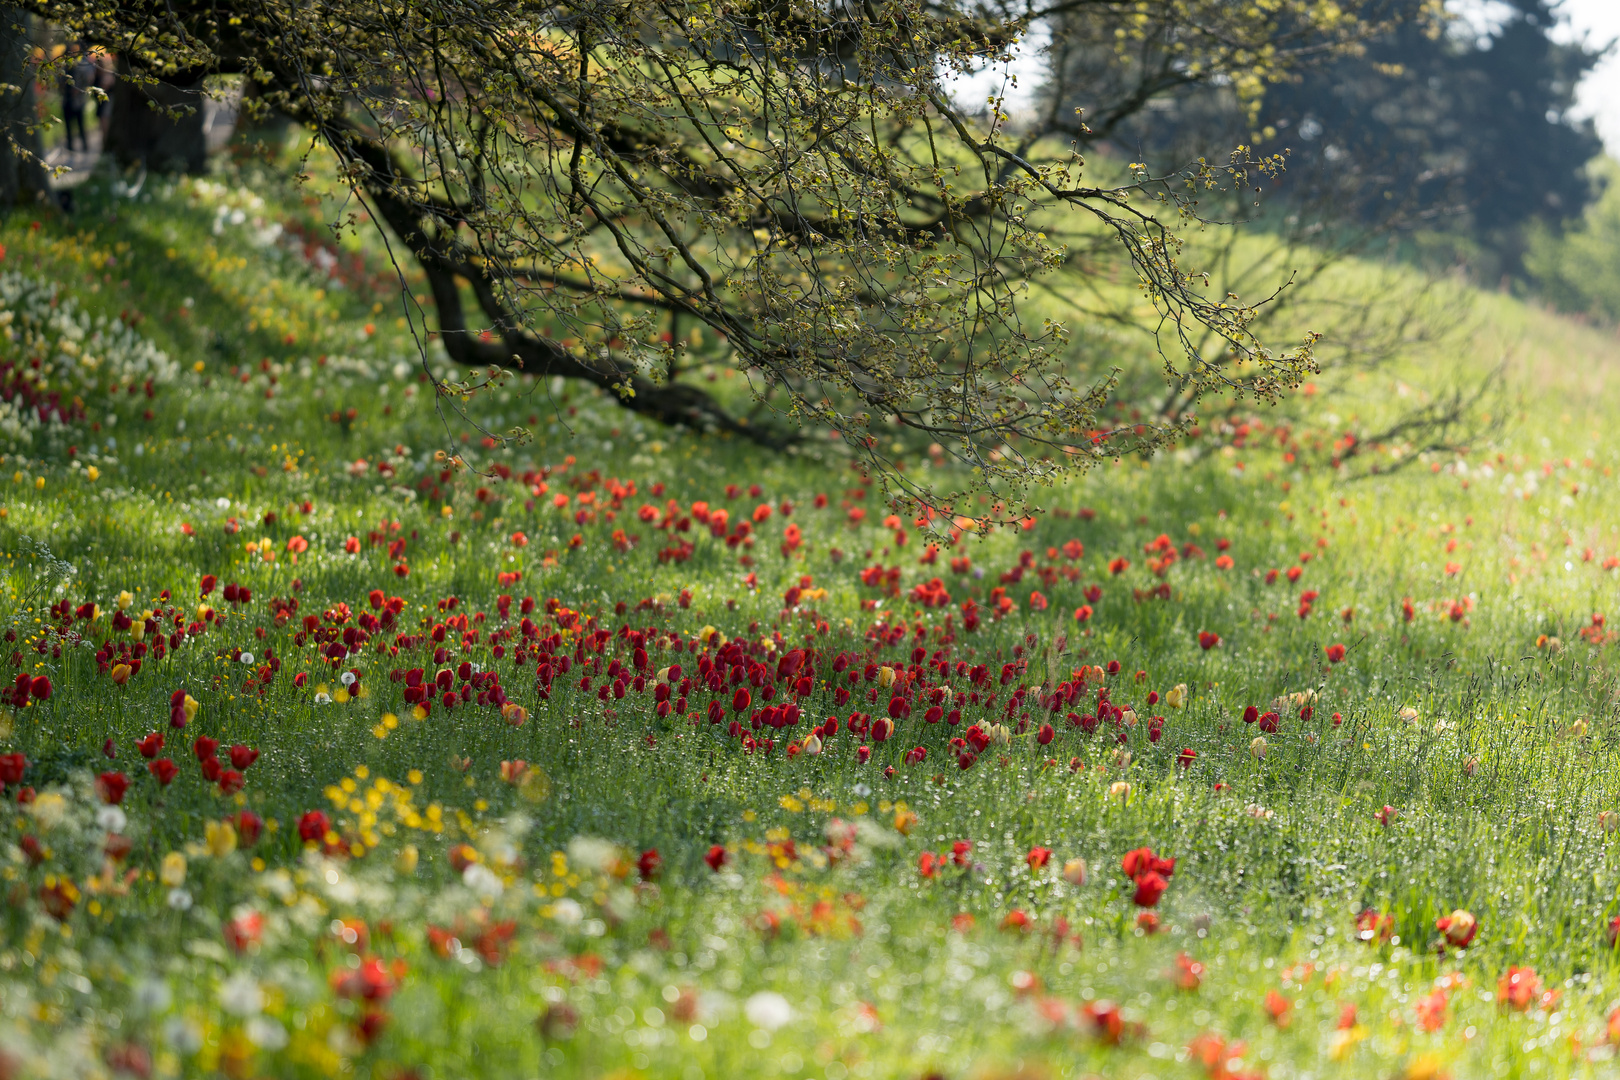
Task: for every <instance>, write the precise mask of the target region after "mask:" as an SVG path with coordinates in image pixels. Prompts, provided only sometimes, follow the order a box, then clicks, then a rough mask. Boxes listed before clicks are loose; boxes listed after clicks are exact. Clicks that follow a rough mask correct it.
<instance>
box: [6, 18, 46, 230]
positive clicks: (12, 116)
mask: <svg viewBox="0 0 1620 1080" xmlns="http://www.w3.org/2000/svg"><path fill="white" fill-rule="evenodd" d="M32 29H33V26H32V19H31V17H30V16H29V15H28V13H27V12H25V11H23V10H21V9H20V8H15V7H11V6H0V139H3V142H0V212H4V210H6V209H9V208H10V207H13V206H19V205H34V204H37V203H39V202H41V201H42V200H44V199H45V197H46V196H47V194H48V189H49V185H48V184H47V183H46V179H45V165H44V163H43V162H42V160H41V158H40V146H39V112H38V107H37V106H38V98H37V96H36V95H35V93H34V74H35V72H34V65H33V35H32V33H31V31H32Z"/></svg>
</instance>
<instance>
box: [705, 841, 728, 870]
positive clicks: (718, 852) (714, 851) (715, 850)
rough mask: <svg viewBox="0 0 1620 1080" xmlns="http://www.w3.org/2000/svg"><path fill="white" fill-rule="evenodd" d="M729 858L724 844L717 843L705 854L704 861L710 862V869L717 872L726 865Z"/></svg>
mask: <svg viewBox="0 0 1620 1080" xmlns="http://www.w3.org/2000/svg"><path fill="white" fill-rule="evenodd" d="M727 859H728V855H727V853H726V849H725V845H723V844H715V845H714V846H713V847H711V848H710V849H709V853H708V854H707V855H705V856H703V861H704V862H706V863H708V864H709V869H710V870H713V871H715V872H717V873H718V872H719V870H720V868H721V867H722V866H724V865H726V862H727Z"/></svg>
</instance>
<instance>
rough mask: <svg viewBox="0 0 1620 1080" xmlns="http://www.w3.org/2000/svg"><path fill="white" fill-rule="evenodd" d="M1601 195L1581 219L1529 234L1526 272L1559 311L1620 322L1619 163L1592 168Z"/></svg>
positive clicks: (1602, 161)
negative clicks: (1559, 228) (1558, 228)
mask: <svg viewBox="0 0 1620 1080" xmlns="http://www.w3.org/2000/svg"><path fill="white" fill-rule="evenodd" d="M1593 164H1594V168H1593V170H1592V171H1593V172H1594V173H1595V174H1596V179H1597V186H1598V187H1599V188H1600V189H1601V191H1602V194H1601V195H1600V196H1599V197H1598V198H1597V199H1596V200H1595V201H1593V202H1592V204H1591V205H1589V206H1588V207H1587V208H1586V212H1585V213H1584V214H1583V215H1582V216H1581V218H1580V220H1578V221H1576V222H1571V223H1568V224H1567V225H1566V226H1565V228H1564V229H1563V230H1562V231H1561V232H1560V231H1555V230H1554V229H1553V228H1551V227H1550V226H1547V225H1539V226H1538V227H1536V228H1533V229H1532V230H1531V232H1530V237H1529V244H1528V249H1527V251H1526V252H1525V260H1524V261H1525V267H1526V269H1527V270H1528V271H1529V272H1530V275H1531V278H1532V280H1534V281H1535V283H1536V287H1537V289H1538V291H1539V292H1540V293H1541V295H1542V296H1544V297H1546V298H1547V299H1548V300H1551V301H1552V302H1553V304H1555V305H1556V306H1557V307H1558V308H1559V310H1561V311H1568V312H1573V313H1575V314H1578V315H1585V316H1588V317H1590V318H1592V319H1595V320H1597V321H1599V322H1602V323H1606V324H1609V325H1613V324H1615V323H1620V162H1616V161H1615V160H1614V159H1613V158H1608V157H1603V158H1599V159H1598V160H1597V161H1596V162H1594V163H1593Z"/></svg>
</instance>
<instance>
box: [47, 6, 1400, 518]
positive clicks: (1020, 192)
mask: <svg viewBox="0 0 1620 1080" xmlns="http://www.w3.org/2000/svg"><path fill="white" fill-rule="evenodd" d="M37 10H39V11H40V12H41V13H42V14H46V15H48V16H49V17H50V18H52V19H54V20H56V21H58V22H60V23H63V24H66V25H67V26H69V27H71V28H72V29H73V31H74V32H75V33H76V34H82V35H83V36H85V37H87V38H89V39H90V40H92V41H95V42H98V43H101V44H104V45H106V46H107V47H109V48H112V49H114V50H116V51H117V52H119V54H120V55H126V56H129V57H130V58H131V61H132V63H135V64H137V65H139V66H140V67H142V68H145V69H157V68H160V67H163V68H167V69H170V70H185V71H191V72H207V73H213V74H218V73H241V74H243V75H245V76H246V77H247V78H249V79H251V80H253V81H254V82H255V83H256V84H257V86H258V88H259V93H258V94H257V95H256V97H257V99H258V100H260V101H262V102H264V103H266V105H267V106H270V107H275V108H279V109H280V110H282V111H283V112H285V113H287V114H288V115H290V116H292V117H293V118H294V119H296V120H298V121H299V122H301V123H302V124H304V125H306V126H307V127H308V128H309V129H311V130H312V131H314V132H315V133H316V134H317V135H318V136H319V138H320V139H321V141H322V142H323V143H324V144H325V145H326V147H328V148H329V149H330V151H331V152H332V153H333V154H334V155H335V156H336V158H337V160H338V162H339V164H340V167H341V169H342V175H343V176H344V178H345V179H346V181H347V182H349V183H350V184H352V185H353V188H354V190H355V192H356V194H357V195H358V196H359V197H360V198H361V199H362V200H363V202H364V204H365V206H366V207H367V209H368V210H369V212H370V213H371V215H372V216H373V217H374V218H375V219H377V220H379V221H381V222H383V223H385V224H386V225H387V226H388V229H389V230H390V232H391V233H392V235H393V237H394V238H396V240H397V242H398V243H399V244H400V245H401V246H402V248H403V250H404V252H407V253H408V254H409V256H410V257H411V258H413V259H414V260H415V262H416V263H417V264H418V265H419V266H420V267H421V269H422V270H423V271H424V272H425V274H426V276H427V281H428V284H429V288H430V291H431V293H432V296H433V300H434V306H435V309H436V321H437V333H438V335H439V337H440V340H441V341H442V342H443V345H444V348H445V351H446V352H447V354H448V355H449V356H450V358H451V359H452V360H454V361H456V362H457V363H460V364H462V365H464V366H466V367H468V368H469V369H473V371H474V375H473V377H472V378H470V379H469V380H468V381H467V383H465V384H459V385H457V386H454V387H446V388H445V389H446V390H447V391H455V392H461V391H464V390H467V389H470V388H473V387H476V386H478V385H481V384H482V381H483V380H485V379H487V378H489V377H490V376H489V375H486V374H485V373H491V374H492V373H495V372H497V371H500V370H503V369H504V370H519V371H523V372H526V373H530V374H536V375H561V376H564V377H568V378H576V379H582V380H585V381H588V382H591V383H594V384H596V385H598V386H601V387H604V388H606V389H609V390H611V391H612V392H613V393H614V394H616V395H618V397H619V398H620V400H621V401H622V402H623V403H624V404H625V405H626V406H628V407H629V408H632V409H635V410H637V411H639V412H642V413H644V414H646V415H649V416H653V417H656V418H658V419H660V420H664V421H667V422H671V423H681V424H687V425H690V426H693V427H699V428H708V429H718V430H724V431H730V432H733V433H736V434H738V435H742V436H746V437H749V438H753V439H756V440H758V441H760V442H762V443H765V444H768V445H775V446H780V445H784V444H787V443H789V442H791V441H793V440H794V439H796V438H799V437H800V432H799V431H798V430H796V428H797V427H798V426H799V425H803V424H805V423H806V422H810V423H813V424H817V425H820V426H821V427H823V428H825V429H828V430H830V431H833V432H836V433H838V435H840V436H841V437H842V438H843V439H844V440H845V441H846V442H847V443H848V444H849V445H850V446H852V447H853V448H854V449H855V450H856V452H858V453H859V454H861V455H864V456H865V457H866V458H868V459H869V460H870V461H872V462H873V463H874V464H875V465H878V466H883V465H885V464H887V463H888V461H889V459H890V455H891V454H892V453H893V446H894V445H895V442H896V440H897V439H898V440H910V441H911V442H912V443H913V444H916V443H922V444H928V443H934V444H936V445H938V446H939V447H940V449H941V450H942V451H943V452H946V453H950V454H952V455H954V456H955V457H957V458H958V459H959V460H960V461H961V462H963V463H964V464H966V465H968V466H970V468H971V474H972V476H973V477H974V481H973V483H974V484H976V485H981V486H983V487H987V488H989V489H991V490H993V491H995V492H997V493H999V494H1019V493H1023V492H1026V491H1027V490H1028V487H1029V485H1030V484H1032V483H1041V482H1049V481H1051V480H1052V479H1053V478H1055V477H1056V476H1058V475H1059V474H1061V473H1062V472H1063V471H1064V470H1065V469H1067V468H1072V467H1083V466H1085V465H1086V464H1088V463H1090V462H1092V461H1095V460H1098V459H1101V458H1105V457H1110V456H1114V455H1116V454H1118V453H1122V452H1125V451H1127V450H1131V449H1139V448H1144V447H1152V446H1156V445H1161V444H1163V443H1164V442H1166V441H1167V440H1169V439H1172V438H1174V437H1176V436H1177V435H1179V434H1180V433H1182V432H1184V431H1185V430H1186V429H1187V428H1188V427H1190V426H1191V425H1192V424H1193V423H1195V418H1194V415H1193V413H1192V412H1191V411H1190V408H1186V409H1179V410H1178V411H1176V412H1174V413H1171V414H1166V415H1157V416H1151V417H1146V418H1143V420H1142V421H1141V422H1139V423H1133V424H1129V425H1124V426H1121V425H1119V424H1117V423H1116V422H1114V421H1113V420H1111V419H1110V418H1109V416H1108V415H1107V414H1106V412H1105V406H1106V404H1107V402H1108V399H1109V395H1110V393H1111V391H1112V389H1113V379H1112V377H1110V376H1104V377H1101V378H1098V379H1096V380H1093V381H1090V382H1086V383H1079V382H1076V381H1075V380H1074V379H1073V378H1071V376H1070V373H1069V370H1068V366H1067V363H1066V352H1067V347H1068V342H1069V340H1070V336H1071V328H1069V327H1067V326H1065V325H1064V324H1063V323H1062V322H1060V321H1058V320H1055V319H1051V318H1038V317H1037V316H1036V314H1035V313H1034V312H1033V311H1032V310H1031V308H1030V305H1029V303H1028V298H1029V288H1030V283H1031V281H1032V280H1036V279H1038V278H1040V277H1041V276H1042V275H1044V274H1049V273H1052V272H1054V271H1057V270H1058V269H1060V268H1063V267H1065V266H1067V265H1071V264H1072V261H1073V253H1072V251H1071V249H1070V246H1069V245H1070V244H1072V243H1075V242H1080V243H1084V244H1087V245H1092V246H1097V245H1109V246H1111V247H1112V248H1113V249H1114V250H1117V251H1120V252H1122V253H1123V255H1124V257H1125V259H1127V260H1128V263H1129V266H1130V268H1131V271H1132V275H1133V276H1134V286H1135V290H1136V295H1138V296H1139V298H1140V301H1141V303H1142V307H1143V313H1144V314H1145V315H1146V316H1147V317H1148V318H1150V319H1151V320H1152V323H1153V325H1154V326H1155V328H1156V329H1155V334H1156V339H1157V341H1158V343H1159V346H1160V354H1161V356H1162V359H1163V362H1164V366H1165V375H1166V378H1167V379H1169V380H1171V381H1172V382H1173V383H1175V384H1176V385H1177V386H1179V387H1180V388H1181V389H1182V394H1181V399H1182V400H1185V401H1186V402H1189V403H1191V402H1196V401H1197V400H1198V399H1199V398H1200V397H1202V396H1203V395H1205V394H1207V393H1210V392H1215V391H1220V392H1225V393H1233V394H1238V395H1243V396H1253V397H1257V398H1260V399H1263V400H1275V399H1276V398H1277V397H1278V396H1280V395H1282V394H1283V393H1285V392H1286V390H1287V389H1288V388H1289V387H1291V386H1294V385H1296V384H1297V383H1298V382H1299V381H1300V380H1301V379H1302V378H1303V377H1304V376H1306V375H1307V374H1309V373H1311V372H1312V371H1313V370H1314V369H1315V360H1314V357H1313V353H1312V347H1313V345H1314V343H1315V341H1316V335H1314V334H1305V335H1303V336H1302V337H1301V338H1300V339H1299V340H1297V341H1296V342H1295V343H1294V345H1293V347H1291V348H1287V349H1279V348H1276V347H1274V346H1272V345H1270V344H1269V343H1267V342H1263V341H1261V340H1260V339H1259V338H1258V337H1257V336H1256V335H1255V334H1254V333H1253V331H1252V327H1253V325H1254V322H1255V319H1256V317H1257V315H1258V313H1259V311H1260V308H1261V306H1263V304H1264V303H1265V302H1266V298H1265V297H1262V298H1260V299H1259V300H1253V301H1243V300H1240V299H1238V298H1237V297H1234V296H1227V295H1219V294H1212V293H1210V292H1209V290H1208V289H1207V287H1206V282H1205V281H1204V279H1203V277H1202V276H1201V275H1200V274H1199V273H1198V272H1197V271H1196V270H1195V269H1193V268H1189V267H1187V266H1185V265H1183V263H1182V261H1181V258H1180V251H1181V244H1182V240H1181V236H1180V232H1179V230H1180V229H1182V228H1183V227H1185V226H1188V225H1196V224H1197V223H1199V221H1200V218H1199V212H1198V208H1197V201H1198V198H1199V197H1200V196H1201V195H1204V194H1207V193H1208V192H1210V191H1213V190H1217V189H1219V188H1221V187H1223V186H1237V187H1246V186H1249V185H1252V184H1253V183H1254V182H1255V181H1256V180H1257V179H1258V178H1260V177H1261V176H1263V175H1265V174H1268V173H1271V172H1274V171H1275V169H1276V168H1278V167H1279V166H1280V162H1279V161H1278V160H1277V159H1262V158H1256V157H1254V156H1253V155H1252V154H1250V153H1249V152H1248V150H1247V148H1243V147H1240V148H1239V149H1238V150H1237V152H1236V153H1234V154H1232V155H1230V157H1227V156H1224V155H1223V156H1222V157H1220V158H1217V159H1214V162H1212V161H1210V160H1205V161H1202V162H1195V163H1193V164H1192V165H1191V166H1190V167H1187V168H1183V169H1172V170H1162V171H1160V172H1157V173H1154V172H1150V171H1149V170H1147V169H1146V168H1133V169H1131V170H1130V171H1129V172H1128V174H1126V175H1116V176H1115V177H1114V178H1113V179H1104V177H1106V176H1107V175H1108V170H1107V169H1106V168H1105V169H1101V170H1099V169H1097V168H1094V167H1092V166H1088V163H1087V162H1086V160H1085V159H1084V158H1083V157H1082V155H1081V154H1080V153H1079V151H1078V149H1077V147H1076V146H1075V143H1074V140H1075V138H1078V137H1080V136H1083V135H1084V134H1085V127H1084V124H1083V123H1081V122H1080V121H1079V120H1076V119H1075V118H1073V116H1072V114H1070V115H1069V116H1066V117H1063V118H1062V122H1061V123H1055V124H1052V125H1047V127H1046V128H1045V129H1043V130H1039V131H1034V132H1027V133H1015V132H1013V131H1011V130H1010V129H1009V127H1008V125H1007V122H1006V121H1007V118H1006V117H1005V115H1004V114H1003V113H1002V112H1001V111H1000V110H999V108H993V109H992V110H991V111H990V113H989V115H987V116H985V117H983V118H979V119H975V118H974V117H972V116H970V115H968V114H967V113H966V112H965V111H964V110H963V109H962V108H961V107H960V106H959V105H958V104H957V103H956V102H955V101H953V100H952V98H951V97H950V94H949V92H948V88H947V86H946V85H945V82H944V77H945V76H946V75H947V74H949V73H950V72H952V71H961V70H966V69H969V68H971V67H974V66H976V65H978V64H981V63H983V62H985V61H993V60H995V59H997V58H998V57H1004V56H1005V49H1006V48H1007V47H1008V46H1009V45H1010V44H1011V43H1012V42H1013V41H1014V40H1016V38H1017V37H1018V36H1019V35H1020V34H1022V33H1023V32H1024V31H1025V30H1026V29H1027V27H1028V26H1030V25H1031V24H1032V23H1033V22H1036V21H1039V20H1042V19H1047V18H1051V17H1054V16H1055V15H1056V14H1058V13H1061V12H1070V13H1072V14H1073V15H1074V17H1079V18H1085V17H1093V18H1095V19H1096V20H1097V25H1098V27H1099V33H1101V29H1103V28H1106V30H1107V33H1108V34H1109V35H1112V37H1110V38H1109V40H1113V41H1121V40H1123V41H1126V42H1130V41H1131V40H1132V35H1136V36H1137V37H1140V38H1141V39H1142V41H1143V47H1144V48H1146V47H1147V39H1148V38H1150V37H1151V38H1153V39H1154V42H1155V44H1154V45H1153V48H1154V49H1160V48H1161V46H1160V45H1159V44H1157V42H1159V41H1161V40H1162V41H1168V42H1170V44H1169V45H1168V46H1167V47H1166V48H1168V51H1169V52H1170V53H1172V54H1173V55H1174V60H1173V64H1172V66H1174V67H1177V68H1180V69H1185V70H1194V71H1196V72H1197V77H1198V78H1199V79H1203V80H1209V79H1225V80H1228V81H1235V82H1237V83H1239V84H1241V85H1250V84H1257V85H1259V84H1264V83H1265V82H1267V81H1268V80H1271V79H1274V78H1277V77H1280V75H1281V74H1282V73H1284V72H1286V71H1287V70H1289V69H1290V67H1291V66H1292V65H1294V64H1296V63H1303V62H1306V61H1307V60H1310V59H1313V58H1317V57H1322V56H1328V55H1332V54H1333V53H1334V52H1335V51H1336V50H1339V49H1342V48H1344V47H1346V46H1348V45H1349V44H1351V43H1353V42H1354V41H1355V40H1356V39H1357V38H1358V37H1359V36H1360V35H1362V34H1364V33H1365V32H1367V28H1368V27H1367V24H1366V22H1365V21H1364V20H1361V19H1356V18H1352V17H1349V16H1347V15H1345V14H1344V13H1343V12H1342V11H1341V10H1340V9H1338V8H1337V7H1336V6H1334V5H1331V4H1326V3H1321V2H1318V0H1277V2H1274V3H1271V4H1267V5H1242V6H1238V5H1231V4H1228V3H1225V2H1224V0H1121V2H1117V3H1102V4H1092V3H1083V2H1076V0H1060V2H1059V3H1058V4H1057V5H1055V6H1053V7H1052V8H1047V9H1036V8H1030V7H1025V8H1021V9H1019V10H1012V9H1011V8H1005V7H995V6H991V5H981V6H978V7H974V8H965V7H958V6H954V5H951V4H948V3H947V4H934V5H923V4H920V3H917V2H916V0H882V2H876V0H874V2H868V3H862V4H859V5H856V4H848V5H845V4H833V5H824V4H812V3H808V2H805V0H780V2H778V0H768V2H762V0H740V2H729V3H707V4H701V5H698V4H693V5H687V6H680V5H676V6H671V5H664V4H660V3H653V2H650V0H624V2H621V3H618V4H612V5H604V4H598V3H581V2H578V0H535V2H524V3H514V4H505V5H489V4H485V3H481V2H477V0H418V2H413V3H410V4H405V5H375V4H371V3H359V2H356V0H322V2H317V3H309V4H293V3H287V2H276V0H267V2H261V3H241V4H234V5H216V4H213V3H185V2H181V0H173V2H171V0H163V2H151V0H148V2H143V3H133V4H120V5H116V6H114V7H111V8H109V7H107V6H104V5H100V4H94V3H88V2H80V0H60V2H50V3H40V4H39V5H38V7H37ZM1279 43H1280V44H1279ZM1162 67H1163V65H1160V67H1158V68H1155V69H1154V70H1152V71H1147V70H1144V71H1143V72H1141V73H1138V75H1136V76H1135V79H1136V84H1135V85H1134V88H1132V87H1130V86H1127V87H1124V88H1123V89H1121V90H1120V91H1119V92H1118V93H1117V94H1116V95H1115V98H1116V99H1117V102H1116V104H1115V105H1114V106H1112V112H1111V113H1110V117H1111V118H1112V117H1113V116H1115V115H1118V116H1124V115H1126V114H1128V113H1129V112H1130V110H1131V109H1133V108H1140V107H1141V105H1142V104H1143V103H1145V102H1146V101H1147V100H1148V99H1149V98H1150V97H1151V93H1150V89H1149V88H1150V87H1151V86H1152V85H1153V84H1154V80H1155V79H1156V78H1158V77H1159V76H1158V74H1157V72H1158V71H1159V70H1162ZM1215 162H1218V163H1215ZM1114 171H1115V172H1116V173H1118V172H1119V171H1120V170H1114ZM1125 287H1126V288H1127V289H1128V288H1129V283H1127V284H1126V286H1125ZM406 301H407V303H409V302H410V298H409V294H408V293H406ZM677 320H681V321H683V322H684V323H686V324H688V325H699V324H700V325H703V326H706V327H708V328H710V329H711V330H712V331H713V332H714V333H715V334H717V335H719V336H720V337H721V339H722V340H723V341H724V342H725V344H726V348H727V350H728V351H729V355H730V359H731V362H733V363H735V364H736V365H737V366H738V367H739V368H741V369H743V370H744V371H746V372H747V374H748V376H749V383H750V386H751V387H752V390H753V394H754V396H755V399H756V402H757V403H758V404H759V405H760V406H763V407H764V408H765V412H758V411H756V414H755V415H754V416H752V417H750V416H743V415H737V414H736V413H735V411H733V410H731V409H728V408H727V407H726V406H725V405H724V404H723V403H722V402H720V401H717V400H715V399H714V398H713V397H712V396H710V395H709V394H707V393H705V392H704V391H703V390H701V389H700V388H698V387H697V386H695V385H692V384H691V383H690V382H689V381H686V376H687V375H688V368H687V357H686V356H685V355H684V353H683V350H682V349H681V348H680V346H679V344H678V343H677V342H676V341H674V340H673V334H672V333H671V330H672V328H673V327H674V325H675V324H676V321H677ZM1235 370H1241V375H1236V376H1235V375H1234V374H1233V372H1234V371H1235ZM890 477H891V479H893V480H895V481H896V482H897V483H898V484H899V485H900V487H901V488H907V487H908V486H909V485H911V483H912V481H911V480H910V479H909V478H908V477H907V476H906V475H905V474H894V473H891V474H890ZM913 493H914V494H917V495H919V496H923V497H926V499H927V500H928V501H929V502H930V503H931V504H932V505H934V506H938V507H941V508H947V507H949V506H950V505H952V504H953V502H955V501H957V500H959V499H960V498H961V497H962V496H963V495H964V494H965V493H964V492H962V491H955V492H935V491H919V490H914V491H913ZM1017 505H1018V504H1017V503H1016V502H1015V503H1014V506H1015V507H1016V506H1017Z"/></svg>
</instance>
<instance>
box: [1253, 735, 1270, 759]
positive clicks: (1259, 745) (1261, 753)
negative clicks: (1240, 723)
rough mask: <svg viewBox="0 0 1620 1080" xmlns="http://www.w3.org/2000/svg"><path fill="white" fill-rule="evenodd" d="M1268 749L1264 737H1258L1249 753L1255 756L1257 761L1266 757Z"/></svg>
mask: <svg viewBox="0 0 1620 1080" xmlns="http://www.w3.org/2000/svg"><path fill="white" fill-rule="evenodd" d="M1267 749H1268V744H1267V742H1266V737H1265V736H1264V735H1256V736H1255V738H1254V741H1253V742H1251V743H1250V744H1249V753H1250V754H1253V755H1254V760H1256V761H1259V760H1260V759H1261V758H1263V757H1265V756H1266V750H1267Z"/></svg>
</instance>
